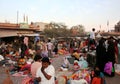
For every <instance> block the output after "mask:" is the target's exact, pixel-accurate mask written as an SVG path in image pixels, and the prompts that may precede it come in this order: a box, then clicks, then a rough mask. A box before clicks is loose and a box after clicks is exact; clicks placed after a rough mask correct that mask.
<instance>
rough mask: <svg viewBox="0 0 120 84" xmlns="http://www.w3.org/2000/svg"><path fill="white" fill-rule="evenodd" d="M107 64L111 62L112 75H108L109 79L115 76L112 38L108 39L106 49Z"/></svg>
mask: <svg viewBox="0 0 120 84" xmlns="http://www.w3.org/2000/svg"><path fill="white" fill-rule="evenodd" d="M107 62H112V73H111V75H109V76H110V77H113V76H114V75H115V70H114V69H115V68H114V64H115V46H114V42H113V37H110V38H109V39H108V48H107Z"/></svg>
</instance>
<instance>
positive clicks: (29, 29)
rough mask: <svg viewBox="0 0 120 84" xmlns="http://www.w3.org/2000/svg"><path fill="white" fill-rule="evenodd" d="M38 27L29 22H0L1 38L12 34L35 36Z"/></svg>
mask: <svg viewBox="0 0 120 84" xmlns="http://www.w3.org/2000/svg"><path fill="white" fill-rule="evenodd" d="M37 31H38V29H37V28H34V27H33V26H32V25H28V24H27V23H20V24H14V23H0V38H2V37H11V36H33V35H36V34H37V33H36V32H37Z"/></svg>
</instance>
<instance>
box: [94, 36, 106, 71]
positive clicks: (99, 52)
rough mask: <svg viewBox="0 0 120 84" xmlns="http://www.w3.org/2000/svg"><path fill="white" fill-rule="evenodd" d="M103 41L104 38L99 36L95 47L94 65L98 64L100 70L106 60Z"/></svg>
mask: <svg viewBox="0 0 120 84" xmlns="http://www.w3.org/2000/svg"><path fill="white" fill-rule="evenodd" d="M104 42H105V39H104V38H101V39H100V40H99V44H98V46H97V47H96V65H97V66H98V68H99V69H100V71H101V72H103V71H104V66H105V63H106V60H107V57H106V48H105V45H104Z"/></svg>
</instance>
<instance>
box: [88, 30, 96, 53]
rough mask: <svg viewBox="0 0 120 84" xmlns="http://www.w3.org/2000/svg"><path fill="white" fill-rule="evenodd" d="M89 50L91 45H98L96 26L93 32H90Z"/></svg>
mask: <svg viewBox="0 0 120 84" xmlns="http://www.w3.org/2000/svg"><path fill="white" fill-rule="evenodd" d="M88 39H89V40H88V51H89V48H90V46H91V45H96V43H95V28H93V29H92V32H91V33H90V35H89V37H88Z"/></svg>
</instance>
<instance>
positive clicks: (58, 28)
mask: <svg viewBox="0 0 120 84" xmlns="http://www.w3.org/2000/svg"><path fill="white" fill-rule="evenodd" d="M45 27H46V28H45V29H44V33H45V35H46V36H47V37H50V38H56V37H68V36H69V34H70V32H69V29H67V26H66V25H65V24H64V23H55V22H51V23H49V24H48V25H46V26H45Z"/></svg>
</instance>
